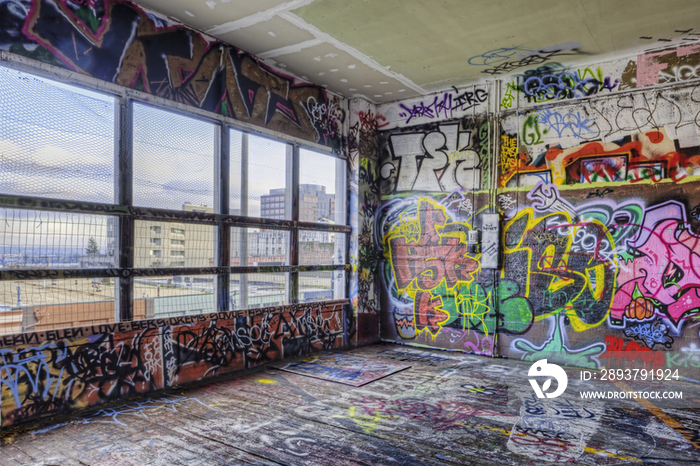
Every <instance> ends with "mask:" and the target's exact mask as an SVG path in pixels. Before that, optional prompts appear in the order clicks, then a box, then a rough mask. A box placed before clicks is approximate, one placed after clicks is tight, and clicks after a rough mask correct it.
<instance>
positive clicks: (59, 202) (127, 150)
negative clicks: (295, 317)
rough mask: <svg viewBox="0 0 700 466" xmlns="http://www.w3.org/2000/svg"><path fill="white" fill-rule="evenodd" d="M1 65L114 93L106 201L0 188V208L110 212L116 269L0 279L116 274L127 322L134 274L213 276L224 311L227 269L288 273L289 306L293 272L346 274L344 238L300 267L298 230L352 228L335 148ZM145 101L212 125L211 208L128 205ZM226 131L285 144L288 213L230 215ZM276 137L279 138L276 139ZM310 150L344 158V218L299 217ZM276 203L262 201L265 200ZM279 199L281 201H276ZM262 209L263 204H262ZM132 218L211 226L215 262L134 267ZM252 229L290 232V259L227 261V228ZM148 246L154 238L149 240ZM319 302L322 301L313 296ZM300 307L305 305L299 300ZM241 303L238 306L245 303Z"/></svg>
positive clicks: (295, 297) (54, 76) (111, 88)
mask: <svg viewBox="0 0 700 466" xmlns="http://www.w3.org/2000/svg"><path fill="white" fill-rule="evenodd" d="M0 66H2V67H7V68H11V69H15V70H17V71H19V72H21V73H26V74H28V75H36V76H38V77H40V78H46V79H51V80H54V81H57V82H60V83H62V84H65V85H67V86H72V87H76V88H83V89H86V90H89V91H91V92H96V93H102V94H105V95H109V96H110V97H113V98H114V99H115V103H114V111H115V132H114V138H115V140H114V166H115V173H114V178H115V183H114V188H115V195H114V199H115V202H114V203H113V204H106V203H94V202H85V201H75V200H72V199H53V198H41V197H34V196H18V195H15V194H12V193H0V207H5V208H11V209H23V210H42V211H55V212H73V213H80V214H97V215H106V216H110V217H114V218H115V219H117V220H118V222H117V228H116V233H117V235H116V236H117V237H116V248H117V251H116V252H115V253H116V255H117V256H118V263H117V267H115V268H100V269H22V270H17V269H0V280H27V279H29V278H28V277H31V279H37V278H54V279H77V278H105V277H111V278H115V279H116V280H115V297H114V301H115V316H114V322H127V321H132V320H133V309H134V278H135V277H156V276H167V275H172V276H176V275H191V276H196V275H215V276H216V277H215V282H216V288H215V294H216V310H215V311H214V312H223V311H229V310H230V289H229V286H230V276H231V275H232V274H253V273H275V272H287V273H289V278H290V286H289V296H288V303H289V304H298V303H299V279H298V277H299V273H300V272H307V271H335V270H343V271H346V272H350V271H351V270H352V266H351V265H350V243H351V241H349V240H346V244H345V263H344V264H320V265H311V266H300V265H299V247H298V246H299V241H298V238H299V231H300V230H315V231H326V232H337V233H345V234H346V238H349V237H350V234H351V232H352V228H351V226H350V222H349V219H350V211H351V206H350V205H349V202H348V201H349V200H350V198H351V197H350V183H349V181H350V176H351V172H352V171H351V166H350V165H349V161H348V160H347V158H346V157H342V156H341V155H340V154H338V153H334V152H332V151H331V149H329V148H326V147H322V146H319V145H317V144H314V143H310V142H308V141H303V140H300V139H298V138H294V137H292V136H287V135H281V134H278V133H275V134H274V135H271V134H268V133H269V132H268V131H265V130H261V129H259V128H257V127H253V126H251V125H247V124H245V123H243V122H239V121H237V120H233V119H232V118H229V117H224V116H221V115H216V114H209V112H204V111H201V110H199V109H196V108H193V107H189V106H186V105H183V104H178V103H174V102H170V101H167V100H165V99H159V98H154V96H151V95H148V94H143V93H140V92H138V91H133V90H130V89H125V88H121V87H119V86H116V85H104V84H101V83H98V82H96V81H95V82H92V80H91V79H90V78H86V77H82V78H80V79H79V80H78V82H75V80H74V79H69V76H68V75H65V76H64V75H63V73H61V72H50V71H47V70H40V71H42V72H41V73H40V72H38V70H36V69H33V68H31V67H28V66H15V64H13V63H8V62H7V61H0ZM135 102H138V103H139V105H148V106H152V107H154V108H157V109H159V110H162V111H166V112H173V113H176V114H179V115H182V116H185V117H188V118H194V119H197V120H202V121H206V122H208V123H213V124H214V125H215V126H216V131H215V135H214V137H215V143H214V145H215V149H216V154H215V167H214V188H213V189H214V197H215V213H206V212H194V211H192V212H190V211H180V210H170V209H162V208H150V207H140V206H134V204H133V168H134V164H133V115H134V113H133V104H134V103H135ZM230 130H235V131H240V132H242V133H243V134H248V135H255V136H258V137H264V138H268V139H271V140H274V141H278V142H282V143H284V144H286V145H288V146H289V147H290V148H291V151H292V187H291V194H292V219H291V220H278V219H270V218H262V217H251V216H241V215H230V214H229V192H230V184H229V182H230V155H231V154H230V134H231V131H230ZM280 136H281V137H280ZM301 148H303V149H306V150H311V151H315V152H318V153H322V154H325V155H327V156H329V157H335V158H338V159H341V160H343V161H344V162H345V180H343V183H344V187H345V189H344V196H345V199H346V204H345V212H344V217H345V222H346V223H345V224H343V225H337V224H327V223H317V222H307V221H300V218H301V207H300V205H301V203H300V196H299V167H300V161H299V150H300V149H301ZM242 176H247V174H246V170H245V169H244V170H242ZM276 202H277V201H274V202H273V200H272V199H270V200H269V204H268V205H270V206H273V205H275V203H276ZM283 202H284V201H283V200H282V203H283ZM261 215H262V209H261ZM136 220H148V221H159V222H163V224H164V225H163V228H168V225H167V223H170V222H172V223H191V224H198V225H211V226H215V227H216V228H215V231H216V239H215V247H216V254H215V264H214V267H177V268H173V267H159V268H136V267H134V260H135V255H136V251H135V247H134V246H135V238H134V236H135V222H136ZM233 227H240V228H258V229H264V230H269V229H279V230H285V231H289V232H290V241H289V257H290V261H289V265H284V266H236V267H232V266H231V265H230V263H231V261H230V259H231V257H230V252H231V251H230V249H231V245H230V238H231V228H233ZM148 233H149V236H150V235H154V236H158V237H159V236H160V235H162V228H161V232H155V231H153V229H151V230H149V232H148ZM149 245H153V246H155V244H152V243H149ZM350 276H351V274H350V273H346V274H345V277H346V280H345V289H344V296H345V297H344V298H337V299H333V300H332V301H337V300H338V299H341V300H347V299H348V292H349V290H350V286H349V283H350ZM319 302H320V303H322V302H324V301H319ZM303 304H304V305H306V304H308V303H303ZM244 309H245V308H244Z"/></svg>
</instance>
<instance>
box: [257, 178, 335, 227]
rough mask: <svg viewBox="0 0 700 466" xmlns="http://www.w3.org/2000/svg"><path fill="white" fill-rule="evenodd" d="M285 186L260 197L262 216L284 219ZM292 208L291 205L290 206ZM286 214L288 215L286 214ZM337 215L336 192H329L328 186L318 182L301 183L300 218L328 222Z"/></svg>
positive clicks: (285, 207)
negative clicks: (327, 191)
mask: <svg viewBox="0 0 700 466" xmlns="http://www.w3.org/2000/svg"><path fill="white" fill-rule="evenodd" d="M286 204H287V203H286V196H285V190H284V188H277V189H271V190H270V194H269V195H264V196H261V197H260V216H261V217H263V218H273V219H277V220H284V219H285V218H287V219H289V218H291V214H289V213H286V211H285V209H287V208H288V207H287V206H286ZM289 208H291V207H289ZM285 214H286V215H285ZM334 217H335V194H327V193H326V187H325V186H320V185H316V184H300V185H299V220H301V221H302V222H328V221H332V220H333V219H334Z"/></svg>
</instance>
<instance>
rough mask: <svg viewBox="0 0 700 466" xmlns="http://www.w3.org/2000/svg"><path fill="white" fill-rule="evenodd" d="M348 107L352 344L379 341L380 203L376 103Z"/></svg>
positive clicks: (356, 101) (356, 102) (352, 103)
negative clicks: (377, 236) (377, 227)
mask: <svg viewBox="0 0 700 466" xmlns="http://www.w3.org/2000/svg"><path fill="white" fill-rule="evenodd" d="M349 105H350V110H349V125H350V128H349V131H348V159H349V160H350V163H351V166H352V167H353V173H354V176H353V182H352V183H351V189H350V193H351V199H352V202H351V204H352V209H353V210H352V211H351V215H352V221H351V226H352V228H353V233H352V238H353V241H354V242H353V244H352V246H351V256H352V265H353V270H354V272H353V275H354V277H353V278H354V279H353V284H355V285H356V289H355V290H354V294H353V296H352V302H353V309H354V313H353V322H352V324H353V327H352V329H351V332H350V335H351V344H352V346H362V345H368V344H372V343H375V342H377V341H379V296H378V291H379V286H378V285H377V279H378V277H377V270H378V265H379V256H378V252H377V248H376V246H375V241H374V234H375V223H374V217H375V213H376V211H377V208H378V206H379V184H378V181H379V179H378V161H379V131H378V129H379V127H380V126H381V124H382V122H381V121H380V120H379V119H377V111H376V107H375V106H374V105H373V104H371V103H369V102H367V101H366V100H363V99H351V100H350V103H349Z"/></svg>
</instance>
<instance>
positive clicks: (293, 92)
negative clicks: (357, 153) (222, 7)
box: [0, 0, 346, 150]
mask: <svg viewBox="0 0 700 466" xmlns="http://www.w3.org/2000/svg"><path fill="white" fill-rule="evenodd" d="M0 18H2V20H1V23H2V27H1V28H0V50H5V51H9V52H11V53H13V54H16V55H21V56H25V57H28V58H32V59H34V60H38V61H40V62H44V63H48V64H51V65H56V66H59V67H62V68H66V69H69V70H72V71H75V72H78V73H81V74H83V75H86V76H90V77H93V78H96V79H98V80H100V81H106V82H109V83H114V84H118V85H121V86H124V87H127V88H130V89H136V90H139V91H143V92H147V93H149V94H152V95H156V96H158V97H163V98H165V99H169V100H172V101H175V102H178V103H182V104H186V105H191V106H193V107H197V108H200V109H203V110H207V111H210V112H214V113H217V114H220V115H224V116H227V117H231V118H235V119H237V120H240V121H243V122H246V123H251V124H254V125H256V126H261V127H265V128H268V129H271V130H274V131H278V132H280V133H283V134H287V135H290V136H295V137H299V138H302V139H306V140H308V141H312V142H315V143H319V144H323V145H326V146H329V147H332V148H334V149H336V150H339V149H340V147H341V142H342V136H343V134H342V128H343V124H344V120H345V113H346V110H345V105H346V102H345V101H344V100H342V99H340V98H338V97H337V96H334V95H332V94H329V93H327V92H326V91H325V90H324V89H323V88H322V87H321V86H316V85H313V84H310V83H308V82H303V81H299V80H298V79H296V78H294V77H292V76H288V75H285V74H284V73H282V72H280V71H278V70H275V69H273V68H271V67H269V66H267V65H265V64H264V63H262V62H260V61H259V60H258V59H257V58H256V57H255V56H253V55H251V54H249V53H246V52H244V51H242V50H240V49H238V48H236V47H233V46H230V45H227V44H225V43H222V42H221V41H219V40H216V39H214V38H213V37H210V36H206V35H204V34H201V33H199V32H197V31H195V30H193V29H190V28H187V27H185V26H182V25H180V24H177V23H174V22H173V21H172V20H169V19H166V18H165V17H162V16H160V15H157V14H155V13H153V12H149V11H145V10H143V9H141V8H139V7H138V6H136V5H134V4H132V3H130V2H128V1H122V0H94V1H89V2H88V1H83V0H15V1H10V2H1V3H0Z"/></svg>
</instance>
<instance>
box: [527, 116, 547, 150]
mask: <svg viewBox="0 0 700 466" xmlns="http://www.w3.org/2000/svg"><path fill="white" fill-rule="evenodd" d="M542 134H547V130H546V129H544V130H542V132H540V125H539V121H538V118H537V115H536V114H531V115H528V116H527V118H526V119H525V123H523V142H524V143H525V144H527V145H528V146H533V145H535V144H542V143H543V142H544V141H542Z"/></svg>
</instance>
